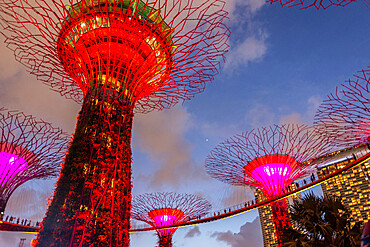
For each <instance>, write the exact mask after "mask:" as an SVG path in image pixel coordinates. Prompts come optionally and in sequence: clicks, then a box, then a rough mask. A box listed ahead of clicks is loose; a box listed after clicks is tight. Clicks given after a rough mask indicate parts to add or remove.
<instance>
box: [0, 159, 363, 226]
mask: <svg viewBox="0 0 370 247" xmlns="http://www.w3.org/2000/svg"><path fill="white" fill-rule="evenodd" d="M369 161H370V153H368V154H366V155H364V156H363V157H361V158H359V159H357V160H355V161H353V162H351V163H349V164H348V165H346V166H344V167H343V168H341V169H338V170H336V171H334V172H332V173H329V174H326V176H324V177H322V178H321V179H317V180H315V181H313V182H311V183H307V184H306V185H303V186H300V187H299V188H296V189H294V190H291V191H287V192H286V193H285V194H283V195H282V196H280V197H276V198H273V199H269V200H265V201H261V202H256V203H250V202H249V203H247V202H246V203H242V204H239V205H235V206H233V207H230V208H227V209H222V210H218V211H214V212H211V213H208V214H206V215H204V216H202V217H201V218H197V219H190V220H189V221H188V222H185V223H181V224H174V225H169V226H163V227H142V228H134V229H131V230H130V232H131V233H138V232H145V231H154V230H161V229H170V228H180V227H187V226H194V225H199V224H204V223H208V222H213V221H218V220H222V219H227V218H230V217H234V216H237V215H240V214H243V213H246V212H248V211H251V210H254V209H257V208H260V207H263V206H266V205H269V204H270V203H272V202H275V201H279V200H281V199H284V198H288V197H290V196H292V195H295V194H297V193H301V192H303V191H306V190H308V189H311V188H313V187H315V186H317V185H319V184H321V183H324V182H326V181H328V180H330V179H332V178H334V177H336V176H338V175H341V174H342V173H345V172H347V171H349V170H351V169H353V168H354V167H357V166H360V165H362V164H364V163H366V162H369ZM39 229H40V227H36V226H26V225H21V224H15V223H12V222H7V221H4V220H0V231H10V232H23V233H37V232H38V231H39Z"/></svg>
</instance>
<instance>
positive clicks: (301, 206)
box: [282, 193, 361, 247]
mask: <svg viewBox="0 0 370 247" xmlns="http://www.w3.org/2000/svg"><path fill="white" fill-rule="evenodd" d="M290 217H291V219H292V223H293V226H295V227H293V228H288V229H285V230H284V233H283V237H282V240H283V244H282V246H284V247H306V246H316V247H321V246H325V247H328V246H332V247H351V246H360V243H361V242H360V236H361V230H360V225H361V222H357V223H356V224H355V225H354V226H352V227H351V224H350V220H351V212H350V211H349V210H348V209H347V208H346V207H345V206H344V205H343V203H342V202H341V199H340V198H337V197H317V196H315V195H314V194H312V193H310V194H307V195H305V196H304V197H303V199H302V200H295V201H294V203H293V205H292V206H291V212H290Z"/></svg>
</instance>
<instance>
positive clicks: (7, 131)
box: [0, 108, 70, 213]
mask: <svg viewBox="0 0 370 247" xmlns="http://www.w3.org/2000/svg"><path fill="white" fill-rule="evenodd" d="M69 141H70V137H69V136H68V135H67V134H65V133H63V132H62V130H60V129H58V128H53V127H52V126H51V125H50V124H49V123H46V122H44V121H42V120H36V119H35V118H34V117H32V116H29V115H24V114H23V113H21V112H16V111H7V110H6V109H4V108H0V213H4V209H5V207H6V204H7V201H8V199H9V197H10V196H11V194H12V193H13V192H14V190H15V189H17V188H18V187H19V186H20V185H22V184H23V183H25V182H27V181H29V180H31V179H45V178H50V177H52V176H54V177H55V176H57V175H58V174H59V171H60V168H61V163H62V162H63V157H64V156H65V152H66V150H67V147H68V144H69Z"/></svg>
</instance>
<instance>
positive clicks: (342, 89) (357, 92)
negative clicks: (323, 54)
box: [315, 67, 370, 147]
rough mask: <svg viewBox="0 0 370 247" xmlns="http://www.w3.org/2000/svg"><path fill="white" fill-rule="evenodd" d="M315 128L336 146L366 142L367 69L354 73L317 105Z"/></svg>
mask: <svg viewBox="0 0 370 247" xmlns="http://www.w3.org/2000/svg"><path fill="white" fill-rule="evenodd" d="M315 125H316V126H318V127H319V128H320V129H324V130H325V132H324V133H323V135H328V136H331V137H332V138H333V139H334V142H335V143H336V145H337V146H338V147H352V146H354V145H357V144H360V143H364V142H369V141H370V67H368V68H367V69H363V70H361V71H358V73H357V74H355V75H353V78H350V79H349V80H347V81H346V82H345V83H343V84H341V85H340V86H338V87H337V88H336V90H335V93H331V94H329V96H328V98H327V99H326V100H324V102H323V103H322V104H321V105H320V107H319V109H318V111H317V113H316V115H315Z"/></svg>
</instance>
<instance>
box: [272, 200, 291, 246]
mask: <svg viewBox="0 0 370 247" xmlns="http://www.w3.org/2000/svg"><path fill="white" fill-rule="evenodd" d="M270 206H271V210H272V220H273V222H274V227H275V232H276V233H275V236H276V238H277V246H278V247H280V246H282V244H281V243H282V237H283V232H284V229H286V228H288V227H291V226H292V223H291V220H290V217H289V212H288V205H287V201H286V199H282V200H279V201H276V202H273V203H271V204H270Z"/></svg>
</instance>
